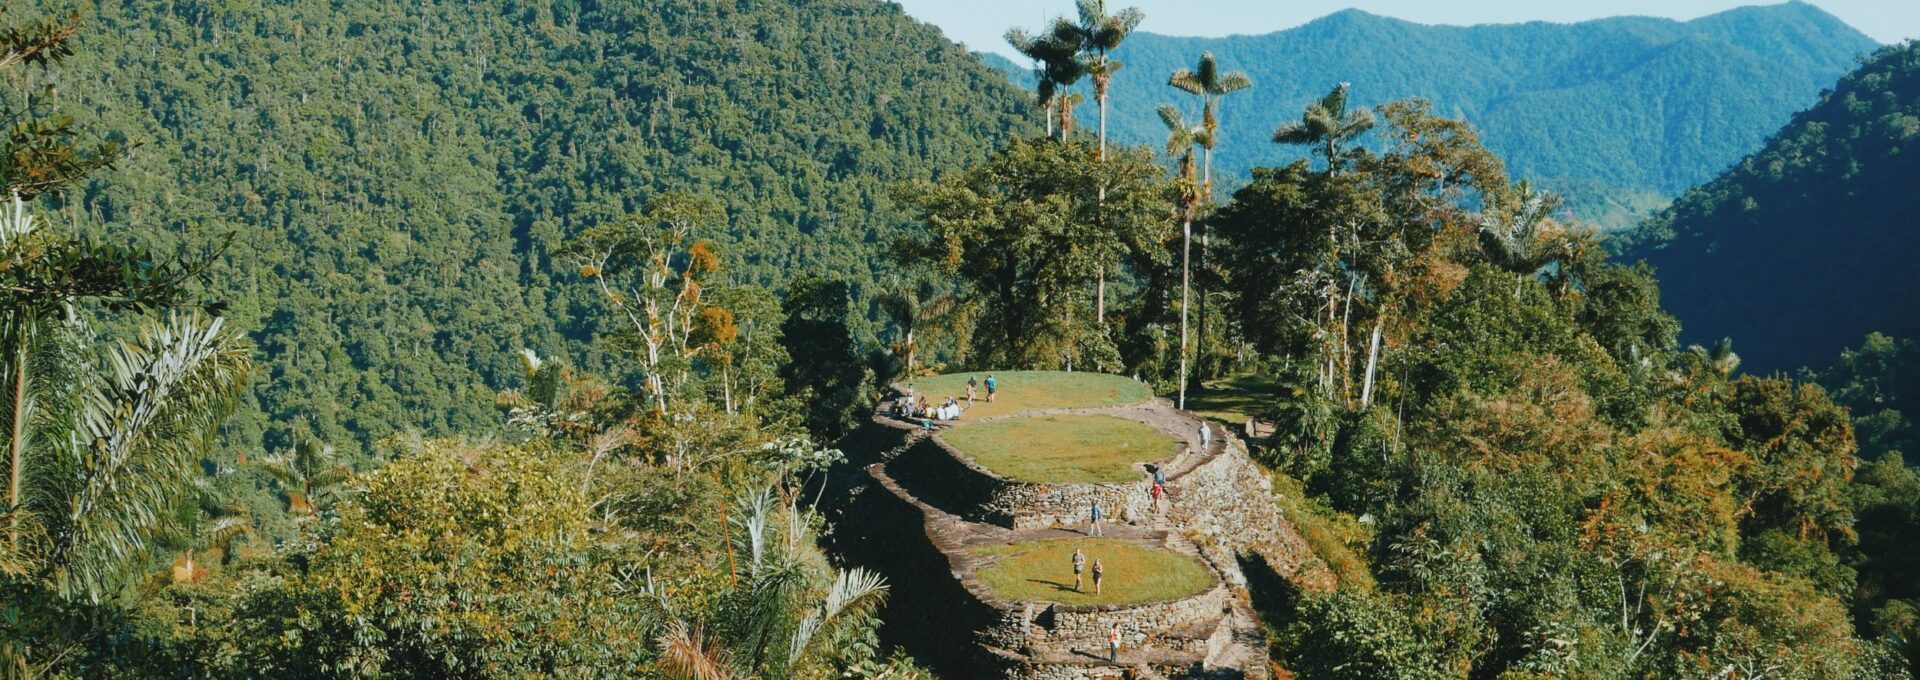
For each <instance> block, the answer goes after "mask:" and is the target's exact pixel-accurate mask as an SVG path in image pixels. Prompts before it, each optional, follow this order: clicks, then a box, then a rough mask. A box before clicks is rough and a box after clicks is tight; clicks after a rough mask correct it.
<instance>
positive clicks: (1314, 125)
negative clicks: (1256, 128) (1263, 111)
mask: <svg viewBox="0 0 1920 680" xmlns="http://www.w3.org/2000/svg"><path fill="white" fill-rule="evenodd" d="M1373 122H1374V121H1373V112H1372V111H1368V110H1366V109H1355V110H1351V111H1349V110H1347V83H1341V84H1339V85H1336V86H1334V88H1333V91H1331V92H1328V93H1327V95H1326V96H1325V97H1321V98H1320V101H1317V102H1314V103H1312V104H1308V105H1307V110H1306V111H1305V112H1304V113H1302V114H1301V115H1300V120H1299V121H1297V122H1291V123H1286V124H1283V125H1281V126H1280V128H1279V129H1278V130H1275V131H1274V132H1273V141H1274V143H1276V144H1292V145H1296V146H1311V147H1313V148H1314V152H1315V153H1318V154H1320V155H1322V156H1324V157H1326V159H1327V176H1329V177H1332V176H1333V175H1336V174H1339V172H1340V165H1341V163H1342V162H1344V161H1345V159H1346V152H1345V151H1344V149H1343V147H1345V145H1346V144H1347V143H1348V142H1351V141H1353V140H1354V139H1355V138H1357V137H1359V136H1360V135H1363V134H1366V132H1367V131H1368V130H1371V129H1373Z"/></svg>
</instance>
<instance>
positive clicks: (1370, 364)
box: [1360, 309, 1387, 411]
mask: <svg viewBox="0 0 1920 680" xmlns="http://www.w3.org/2000/svg"><path fill="white" fill-rule="evenodd" d="M1386 323H1387V313H1386V310H1385V309H1382V310H1381V311H1380V316H1379V317H1377V318H1375V319H1374V320H1373V343H1372V345H1373V348H1372V349H1370V350H1367V378H1366V381H1365V382H1362V383H1361V384H1360V410H1362V411H1365V410H1367V407H1368V406H1369V405H1372V404H1373V370H1374V367H1375V366H1378V365H1379V362H1380V331H1381V327H1383V326H1385V325H1386Z"/></svg>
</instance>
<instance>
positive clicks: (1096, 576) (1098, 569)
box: [1093, 559, 1107, 595]
mask: <svg viewBox="0 0 1920 680" xmlns="http://www.w3.org/2000/svg"><path fill="white" fill-rule="evenodd" d="M1106 574H1107V568H1106V567H1105V566H1102V565H1101V564H1100V560H1099V559H1095V560H1094V561H1093V594H1095V595H1099V594H1100V577H1102V576H1105V575H1106Z"/></svg>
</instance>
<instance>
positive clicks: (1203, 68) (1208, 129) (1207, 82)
mask: <svg viewBox="0 0 1920 680" xmlns="http://www.w3.org/2000/svg"><path fill="white" fill-rule="evenodd" d="M1167 84H1168V85H1172V86H1173V87H1175V88H1178V89H1179V90H1180V91H1182V92H1186V93H1189V94H1193V95H1197V96H1199V97H1200V102H1201V106H1200V127H1201V128H1202V129H1203V130H1204V134H1202V135H1200V136H1199V137H1198V138H1197V141H1198V142H1199V144H1200V148H1201V161H1200V194H1201V197H1202V204H1203V205H1206V206H1208V207H1211V206H1212V205H1213V150H1214V148H1215V147H1216V146H1217V145H1218V143H1219V141H1220V99H1221V98H1222V97H1224V96H1226V95H1229V94H1232V93H1234V92H1239V91H1240V90H1244V89H1247V88H1249V87H1253V78H1252V77H1251V76H1248V75H1247V74H1246V73H1245V72H1242V71H1228V72H1225V73H1222V72H1220V63H1219V61H1217V60H1215V59H1214V57H1213V53H1212V52H1202V53H1200V63H1199V64H1197V65H1195V66H1194V67H1193V68H1192V69H1184V68H1183V69H1179V70H1177V71H1174V72H1173V74H1172V75H1171V76H1168V78H1167ZM1208 236H1209V235H1208V233H1207V228H1206V224H1205V223H1204V222H1203V223H1202V224H1201V226H1200V269H1201V270H1202V271H1205V270H1206V268H1207V251H1208V249H1209V248H1208V246H1210V245H1211V241H1212V239H1210V238H1209V237H1208ZM1206 340H1207V294H1206V291H1205V290H1202V291H1201V292H1200V343H1201V347H1200V348H1199V349H1201V350H1203V351H1202V352H1201V354H1202V355H1203V356H1204V350H1205V343H1206Z"/></svg>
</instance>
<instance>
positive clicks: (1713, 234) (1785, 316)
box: [1630, 42, 1920, 370]
mask: <svg viewBox="0 0 1920 680" xmlns="http://www.w3.org/2000/svg"><path fill="white" fill-rule="evenodd" d="M1635 242H1636V244H1635V245H1633V246H1632V247H1631V248H1630V250H1631V252H1633V253H1634V254H1637V255H1639V256H1643V257H1645V258H1646V259H1647V261H1648V262H1649V263H1651V264H1653V265H1654V267H1656V268H1657V269H1658V270H1659V275H1660V288H1661V296H1662V300H1663V301H1664V302H1666V304H1667V306H1668V308H1669V309H1671V310H1672V311H1673V312H1674V314H1675V315H1676V316H1678V317H1679V318H1680V320H1681V322H1682V324H1683V325H1684V327H1685V328H1686V329H1687V330H1686V332H1687V335H1688V339H1689V340H1691V341H1694V342H1706V341H1710V340H1716V339H1718V338H1721V337H1732V338H1733V340H1734V347H1735V348H1736V349H1737V350H1739V352H1740V356H1741V357H1742V358H1743V359H1744V361H1745V364H1744V365H1745V366H1747V367H1748V368H1750V369H1759V370H1774V369H1793V368H1798V367H1801V366H1821V365H1825V364H1826V363H1827V362H1828V361H1829V360H1830V359H1831V357H1833V356H1834V355H1835V354H1836V353H1838V352H1839V351H1840V350H1841V349H1842V348H1845V347H1848V346H1851V345H1854V344H1857V343H1858V342H1860V339H1861V338H1862V337H1865V336H1866V335H1867V334H1868V333H1869V332H1874V331H1878V332H1883V333H1887V334H1889V335H1893V336H1895V337H1908V338H1911V337H1916V336H1920V271H1917V270H1916V269H1915V268H1914V266H1913V262H1912V259H1913V257H1914V255H1915V254H1916V253H1920V42H1909V43H1907V44H1904V45H1897V46H1893V47H1888V48H1885V49H1883V50H1881V51H1880V52H1879V53H1877V54H1875V55H1874V56H1873V57H1872V58H1870V59H1869V60H1867V62H1866V63H1865V64H1864V65H1862V66H1861V67H1860V68H1859V69H1858V70H1856V71H1854V72H1853V73H1851V74H1848V75H1847V76H1846V77H1844V78H1842V79H1840V82H1839V84H1837V85H1835V86H1834V87H1833V90H1832V91H1830V92H1828V93H1826V94H1825V96H1823V97H1821V99H1820V102H1819V103H1818V104H1816V105H1814V106H1813V108H1811V109H1808V110H1806V111H1804V112H1802V113H1800V114H1798V115H1796V116H1794V117H1793V120H1792V122H1790V123H1788V124H1787V126H1786V127H1785V128H1784V129H1782V130H1780V131H1779V133H1777V134H1775V135H1774V136H1773V137H1772V138H1771V139H1769V140H1768V141H1767V143H1766V145H1765V146H1764V147H1763V148H1761V149H1760V150H1759V151H1758V152H1755V153H1754V154H1752V155H1750V156H1747V157H1746V158H1745V159H1743V160H1741V161H1740V162H1739V163H1738V164H1736V165H1734V166H1733V167H1732V168H1731V169H1729V170H1728V171H1727V172H1726V173H1725V174H1722V175H1721V176H1720V177H1719V178H1717V179H1715V180H1713V181H1712V182H1708V183H1707V184H1705V185H1703V186H1700V187H1698V188H1695V189H1693V190H1691V191H1688V192H1687V193H1686V195H1684V196H1681V197H1680V198H1679V200H1676V201H1674V204H1673V206H1672V207H1671V208H1668V209H1667V210H1665V211H1663V212H1661V213H1660V214H1659V215H1658V216H1657V217H1655V218H1654V219H1652V220H1649V221H1648V222H1647V224H1646V225H1645V226H1643V227H1642V228H1641V230H1640V231H1639V233H1637V234H1635Z"/></svg>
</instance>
